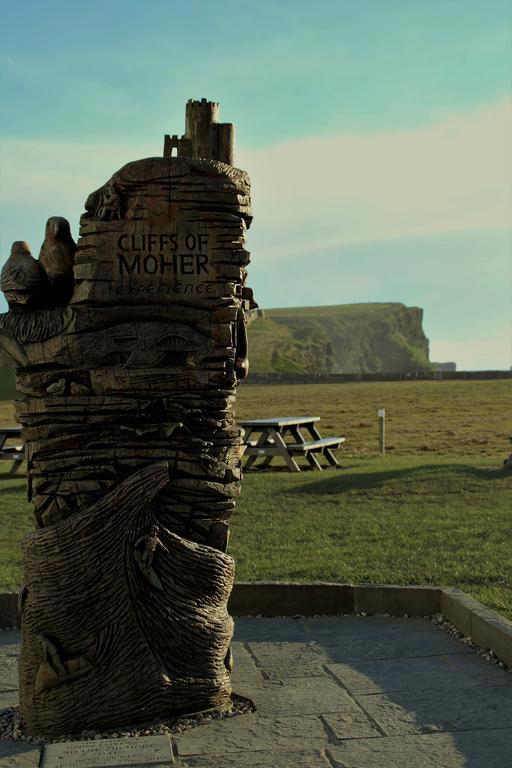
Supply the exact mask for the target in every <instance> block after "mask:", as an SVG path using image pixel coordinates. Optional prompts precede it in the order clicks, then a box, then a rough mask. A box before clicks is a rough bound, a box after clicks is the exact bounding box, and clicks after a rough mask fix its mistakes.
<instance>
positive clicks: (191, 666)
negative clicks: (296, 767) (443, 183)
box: [0, 100, 251, 736]
mask: <svg viewBox="0 0 512 768" xmlns="http://www.w3.org/2000/svg"><path fill="white" fill-rule="evenodd" d="M213 106H215V105H213ZM214 118H215V114H214V115H213V122H212V105H211V103H210V102H205V101H204V100H203V102H189V104H188V105H187V133H188V134H189V135H188V136H187V134H186V135H185V137H184V138H183V140H182V144H181V145H179V141H181V140H179V141H178V143H176V142H175V146H177V148H178V157H169V156H167V157H163V158H148V159H145V160H139V161H136V162H132V163H129V164H128V165H125V166H124V167H123V168H122V169H121V170H119V171H118V172H117V173H115V174H114V175H113V176H112V178H111V179H110V180H109V181H108V182H107V183H106V184H105V185H104V186H103V187H101V189H99V190H97V191H96V192H94V193H92V194H91V195H90V196H89V198H88V200H87V202H86V205H85V207H86V213H85V214H84V215H83V216H82V218H81V222H80V239H79V240H78V244H77V246H76V247H75V244H74V242H73V240H72V238H71V234H70V229H69V224H68V222H66V220H65V219H62V218H60V217H52V218H51V219H50V220H49V221H48V224H47V228H46V235H45V240H44V243H43V247H42V249H41V254H40V257H39V260H35V259H34V258H33V257H32V256H31V254H30V250H29V248H28V246H27V244H26V243H25V242H21V241H20V242H17V243H15V244H14V245H13V250H12V253H11V256H10V258H9V259H8V261H7V263H6V264H5V266H4V268H3V270H2V277H1V283H2V289H3V290H4V293H5V295H6V297H7V300H8V302H9V312H8V313H7V314H5V315H2V316H0V343H1V345H2V347H3V349H4V351H5V352H6V353H7V354H8V355H9V356H10V358H11V360H12V361H13V363H14V364H15V365H16V368H17V385H18V393H19V399H18V400H17V401H16V412H17V417H18V419H19V421H20V422H21V424H22V425H23V433H24V438H25V444H26V455H27V466H28V495H29V499H30V500H31V501H32V503H33V504H34V510H35V517H36V520H37V526H38V528H37V529H36V530H35V531H34V532H33V533H31V534H29V535H28V536H27V537H26V538H25V540H24V543H23V555H24V561H23V568H24V587H23V589H22V591H21V593H20V612H21V617H22V619H21V621H22V637H23V639H22V651H21V660H20V706H21V714H22V717H23V718H24V719H25V721H26V725H27V730H28V732H29V733H32V734H36V733H37V734H46V735H49V736H56V735H59V734H64V733H74V732H77V731H80V730H82V729H84V728H105V727H113V726H117V725H122V724H128V723H134V722H137V723H141V722H145V721H151V720H152V719H154V718H157V717H165V716H171V715H173V714H175V713H185V712H195V711H199V710H206V709H209V708H221V709H222V708H227V707H229V706H230V694H231V686H230V678H229V670H230V666H231V656H230V650H229V649H230V641H231V637H232V631H233V621H232V619H231V617H230V616H229V614H228V612H227V600H228V597H229V594H230V591H231V588H232V584H233V578H234V561H233V559H232V558H231V557H230V556H229V555H228V554H226V548H227V541H228V522H227V520H228V518H229V516H230V513H231V512H232V510H233V507H234V504H235V501H234V499H235V497H236V496H237V494H238V493H239V486H240V477H241V473H240V459H241V451H242V448H241V439H240V434H239V430H238V428H237V426H236V424H235V419H234V402H235V385H236V383H237V380H238V379H239V378H242V377H243V376H245V374H246V371H247V363H246V337H245V325H244V313H245V310H246V309H248V308H249V306H250V304H251V291H250V290H249V289H248V288H246V287H245V280H246V271H245V267H246V265H247V263H248V261H249V254H248V252H247V251H246V250H245V248H244V233H245V230H246V227H247V226H248V225H249V223H250V221H251V214H250V197H249V194H250V186H249V179H248V177H247V175H246V174H245V173H244V172H243V171H240V170H237V169H236V168H233V167H232V166H231V165H228V164H227V163H224V162H219V161H218V160H216V159H211V158H213V157H218V156H219V155H221V156H222V154H223V152H224V159H226V158H229V157H230V156H229V152H230V151H231V152H232V147H229V146H228V148H227V150H225V151H224V149H223V147H225V145H226V137H225V131H224V132H223V131H219V130H218V127H219V124H218V123H216V122H215V120H214ZM201 121H202V122H201ZM189 123H190V124H189ZM212 126H213V127H212ZM216 126H217V127H216ZM219 134H220V135H221V136H222V142H220V144H219V142H217V144H216V142H215V137H216V136H218V135H219ZM230 135H231V134H230ZM205 136H206V138H205ZM198 137H199V138H201V141H202V142H203V144H202V145H201V146H202V147H203V149H202V152H203V154H204V155H206V157H198V156H197V153H198V150H197V144H198V141H199V138H198ZM212 137H213V138H212ZM173 138H175V137H173ZM208 142H209V145H208V146H209V147H210V150H209V154H207V149H208V147H206V148H204V145H205V144H208ZM167 143H168V142H167ZM228 144H229V142H228ZM219 146H220V150H221V151H219ZM183 148H185V150H187V151H188V154H189V157H182V156H180V155H181V154H183ZM180 150H181V151H180ZM170 152H172V147H171V148H170V151H169V152H167V154H170ZM221 159H222V157H221Z"/></svg>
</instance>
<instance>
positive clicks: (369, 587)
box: [0, 581, 512, 667]
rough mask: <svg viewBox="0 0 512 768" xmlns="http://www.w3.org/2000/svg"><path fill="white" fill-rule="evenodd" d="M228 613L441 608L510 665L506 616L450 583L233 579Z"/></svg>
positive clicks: (10, 612) (511, 627) (7, 606)
mask: <svg viewBox="0 0 512 768" xmlns="http://www.w3.org/2000/svg"><path fill="white" fill-rule="evenodd" d="M228 609H229V612H230V613H231V615H232V616H235V617H236V616H294V615H301V616H318V615H324V616H329V615H338V614H351V613H356V614H367V615H375V614H384V613H387V614H390V615H393V616H406V615H407V616H427V615H432V614H435V613H440V614H442V615H443V616H444V617H445V619H447V620H448V621H449V622H450V623H451V624H453V625H454V626H455V627H456V628H457V629H458V630H460V631H461V632H462V633H463V634H464V636H465V637H471V638H472V640H473V642H474V643H476V645H478V646H480V647H481V648H483V649H485V650H492V651H493V652H494V654H495V655H496V656H497V657H498V659H500V660H501V661H503V662H504V663H505V664H506V665H507V666H508V667H512V622H511V621H508V619H506V618H504V617H503V616H500V615H499V614H498V613H496V612H495V611H491V610H490V609H489V608H486V607H485V606H484V605H482V603H479V602H478V601H477V600H474V599H473V598H471V597H469V596H468V595H466V594H465V593H464V592H462V591H461V590H460V589H457V588H454V587H432V586H400V585H394V584H357V585H351V584H335V583H326V582H313V583H309V584H296V583H290V582H289V583H287V582H275V581H266V582H265V581H260V582H239V583H237V584H235V586H234V589H233V591H232V593H231V597H230V600H229V604H228ZM18 624H19V622H18V619H17V595H16V593H15V592H4V593H0V629H1V628H4V629H5V628H7V627H15V626H17V625H18Z"/></svg>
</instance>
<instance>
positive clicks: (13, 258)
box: [0, 240, 46, 308]
mask: <svg viewBox="0 0 512 768" xmlns="http://www.w3.org/2000/svg"><path fill="white" fill-rule="evenodd" d="M45 285H46V275H45V272H44V269H43V268H42V266H41V264H39V262H38V261H37V260H36V259H34V257H33V256H32V254H31V252H30V248H29V246H28V244H27V243H26V242H25V241H24V240H16V242H15V243H13V244H12V248H11V255H10V256H9V258H8V259H7V261H6V262H5V264H4V266H3V267H2V272H1V273H0V287H1V288H2V291H3V292H4V294H5V298H6V299H7V303H8V304H9V307H10V308H13V307H24V306H33V305H34V304H37V303H38V299H39V297H40V295H41V293H42V291H43V290H44V288H45Z"/></svg>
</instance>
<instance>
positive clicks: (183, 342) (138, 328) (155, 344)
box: [78, 321, 212, 368]
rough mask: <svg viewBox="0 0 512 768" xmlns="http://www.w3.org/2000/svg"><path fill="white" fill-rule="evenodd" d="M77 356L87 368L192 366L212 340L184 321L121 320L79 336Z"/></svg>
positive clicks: (204, 352) (203, 353)
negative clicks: (105, 327)
mask: <svg viewBox="0 0 512 768" xmlns="http://www.w3.org/2000/svg"><path fill="white" fill-rule="evenodd" d="M78 343H79V344H80V357H81V358H82V360H83V361H84V363H86V364H87V365H88V366H90V367H103V366H107V365H110V366H120V367H123V368H158V367H160V366H166V367H170V368H174V367H176V368H181V367H187V366H195V365H197V364H198V362H199V361H200V360H201V359H202V358H203V357H204V356H205V355H206V354H207V353H208V350H209V348H210V347H211V345H212V342H211V341H210V340H209V339H208V338H207V337H206V336H203V334H201V333H199V331H197V330H196V329H195V328H191V327H190V326H188V325H184V324H183V323H155V322H152V323H137V322H136V321H134V322H133V323H121V324H120V325H114V326H112V327H111V328H108V329H107V330H104V331H100V332H96V333H88V334H85V335H84V336H83V337H81V338H80V340H79V342H78Z"/></svg>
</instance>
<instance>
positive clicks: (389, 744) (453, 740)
mask: <svg viewBox="0 0 512 768" xmlns="http://www.w3.org/2000/svg"><path fill="white" fill-rule="evenodd" d="M511 744H512V729H510V728H507V729H506V730H502V731H493V732H492V735H491V736H490V735H489V733H488V732H487V731H483V730H478V731H466V732H465V733H439V734H434V735H427V736H404V737H401V738H397V737H395V738H387V739H378V740H377V739H362V740H360V741H357V742H355V741H347V742H344V743H343V744H342V745H341V746H338V747H329V748H328V749H327V754H328V755H329V757H330V758H331V760H332V762H331V765H334V766H336V768H511V766H512V752H511Z"/></svg>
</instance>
